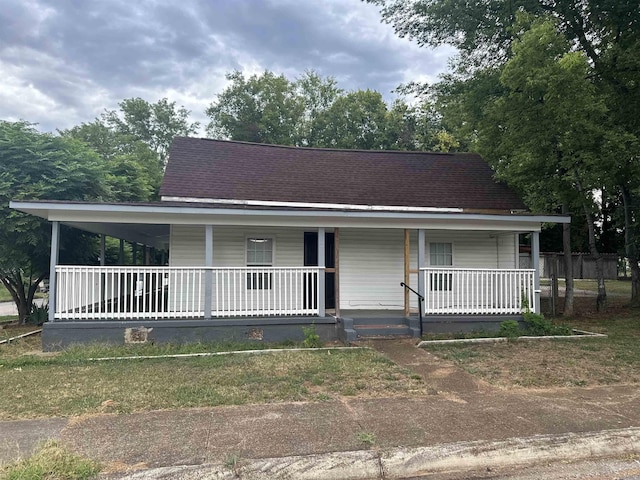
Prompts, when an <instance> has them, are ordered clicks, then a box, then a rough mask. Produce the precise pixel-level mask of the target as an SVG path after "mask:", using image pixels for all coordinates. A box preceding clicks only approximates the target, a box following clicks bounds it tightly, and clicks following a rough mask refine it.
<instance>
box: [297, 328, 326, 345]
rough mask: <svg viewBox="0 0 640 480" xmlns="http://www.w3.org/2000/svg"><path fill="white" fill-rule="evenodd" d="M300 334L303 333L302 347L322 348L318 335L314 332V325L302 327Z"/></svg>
mask: <svg viewBox="0 0 640 480" xmlns="http://www.w3.org/2000/svg"><path fill="white" fill-rule="evenodd" d="M302 332H303V333H304V340H303V341H302V346H303V347H305V348H320V347H321V346H322V342H321V341H320V335H318V332H316V326H315V324H313V323H312V324H311V325H309V326H308V327H302Z"/></svg>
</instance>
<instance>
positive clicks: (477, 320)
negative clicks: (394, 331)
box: [422, 314, 524, 333]
mask: <svg viewBox="0 0 640 480" xmlns="http://www.w3.org/2000/svg"><path fill="white" fill-rule="evenodd" d="M505 320H516V321H517V322H519V323H523V322H524V320H523V318H522V315H520V314H517V315H427V316H425V317H424V318H423V319H422V331H423V332H424V333H467V332H497V331H498V330H499V329H500V324H501V323H502V322H504V321H505Z"/></svg>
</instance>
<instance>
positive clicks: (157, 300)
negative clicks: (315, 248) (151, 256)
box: [54, 265, 322, 320]
mask: <svg viewBox="0 0 640 480" xmlns="http://www.w3.org/2000/svg"><path fill="white" fill-rule="evenodd" d="M321 271H322V268H320V267H270V268H242V267H241V268H231V267H214V268H206V267H84V266H60V265H59V266H57V267H56V292H55V295H56V298H55V307H56V308H55V314H54V318H56V319H77V320H99V319H171V318H204V316H205V311H206V310H207V309H205V298H207V297H208V295H207V292H206V289H207V286H208V284H210V285H211V295H210V298H211V316H212V317H232V316H273V315H318V313H319V306H318V303H319V302H318V298H319V288H320V285H319V282H318V276H319V273H320V272H321Z"/></svg>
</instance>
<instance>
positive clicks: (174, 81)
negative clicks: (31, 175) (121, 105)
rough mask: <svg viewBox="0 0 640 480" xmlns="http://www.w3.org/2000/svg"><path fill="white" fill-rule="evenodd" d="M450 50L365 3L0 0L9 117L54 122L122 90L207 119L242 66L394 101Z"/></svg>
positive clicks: (1, 86) (1, 107)
mask: <svg viewBox="0 0 640 480" xmlns="http://www.w3.org/2000/svg"><path fill="white" fill-rule="evenodd" d="M450 55H451V50H449V49H446V48H443V49H439V50H430V49H426V48H418V47H417V46H416V45H415V44H414V43H411V42H410V41H408V40H404V39H400V38H397V37H396V35H395V34H394V33H393V30H392V28H391V27H390V26H388V25H386V24H382V23H381V22H380V14H379V12H378V10H377V8H376V7H375V6H372V5H369V4H365V3H363V2H361V1H360V0H2V8H1V9H0V119H4V120H12V121H13V120H18V119H24V120H27V121H30V122H35V123H38V124H39V125H40V126H39V128H40V129H41V130H45V131H51V130H55V129H56V128H61V129H62V128H68V127H71V126H73V125H76V124H79V123H81V122H87V121H91V120H93V119H94V118H95V117H96V116H98V115H99V114H100V113H101V112H102V111H104V109H112V108H116V107H117V104H118V102H119V101H121V100H122V99H124V98H130V97H142V98H144V99H146V100H148V101H150V102H155V101H157V100H159V99H160V98H163V97H167V98H169V100H171V101H175V102H176V103H177V104H178V105H184V106H185V107H186V108H188V109H189V110H191V112H192V114H191V117H192V120H198V121H200V122H201V123H203V124H206V117H205V116H204V110H205V108H206V107H207V106H208V105H209V104H210V103H211V102H212V101H213V100H214V99H215V96H216V94H217V93H220V92H221V91H222V90H223V89H224V87H225V85H226V80H225V73H227V72H230V71H231V70H236V69H237V70H241V71H243V72H245V74H247V75H249V74H254V73H260V72H262V71H263V70H265V69H268V70H271V71H273V72H276V73H279V74H284V75H286V76H287V77H289V78H294V77H296V76H297V75H299V74H300V73H301V72H303V71H304V70H307V69H314V70H316V71H317V72H318V73H320V74H321V75H323V76H328V75H330V76H333V77H335V78H336V79H337V81H338V85H339V86H340V87H341V88H344V89H346V90H350V89H365V88H371V89H375V90H378V91H380V92H381V93H382V94H383V95H384V96H385V98H386V99H387V100H392V99H393V98H394V94H392V93H391V90H393V89H394V88H395V87H397V86H398V85H399V84H400V83H404V82H408V81H411V80H418V81H430V80H434V79H435V78H436V77H437V75H438V74H440V73H442V72H443V71H445V70H446V66H447V58H448V57H449V56H450Z"/></svg>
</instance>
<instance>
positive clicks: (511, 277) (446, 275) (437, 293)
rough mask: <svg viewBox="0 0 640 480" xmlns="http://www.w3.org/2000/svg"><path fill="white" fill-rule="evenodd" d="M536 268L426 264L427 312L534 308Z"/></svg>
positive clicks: (476, 312) (507, 311)
mask: <svg viewBox="0 0 640 480" xmlns="http://www.w3.org/2000/svg"><path fill="white" fill-rule="evenodd" d="M534 272H535V270H523V269H484V268H422V269H421V275H423V279H424V289H425V291H424V297H425V301H424V303H425V306H424V308H425V314H427V315H432V314H472V315H482V314H519V313H522V311H523V310H524V309H525V307H526V306H528V307H529V309H531V311H534V309H535V302H534V300H535V295H534Z"/></svg>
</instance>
